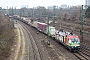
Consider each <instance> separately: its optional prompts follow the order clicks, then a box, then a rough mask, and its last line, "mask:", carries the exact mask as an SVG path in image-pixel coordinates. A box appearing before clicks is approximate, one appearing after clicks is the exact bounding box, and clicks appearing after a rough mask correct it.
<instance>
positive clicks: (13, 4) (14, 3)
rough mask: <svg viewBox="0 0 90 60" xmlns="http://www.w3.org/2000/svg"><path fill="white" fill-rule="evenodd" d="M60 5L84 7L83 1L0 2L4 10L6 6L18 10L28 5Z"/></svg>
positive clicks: (9, 0) (0, 0)
mask: <svg viewBox="0 0 90 60" xmlns="http://www.w3.org/2000/svg"><path fill="white" fill-rule="evenodd" d="M62 4H67V5H74V6H75V5H85V0H0V6H1V7H3V8H6V6H9V7H11V6H14V7H15V6H17V8H20V7H21V6H22V5H28V7H31V8H32V7H36V6H45V7H47V6H53V5H57V6H60V5H62Z"/></svg>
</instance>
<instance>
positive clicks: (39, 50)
mask: <svg viewBox="0 0 90 60" xmlns="http://www.w3.org/2000/svg"><path fill="white" fill-rule="evenodd" d="M24 29H25V30H27V32H28V35H29V37H30V39H32V40H33V41H31V43H30V42H29V43H28V42H27V43H28V44H29V50H31V48H33V50H36V51H37V52H36V51H33V50H32V52H29V53H32V54H33V55H34V56H31V55H30V54H28V55H29V59H30V60H38V59H39V60H46V59H48V60H50V59H51V60H55V59H57V60H60V59H61V58H60V56H62V54H61V52H60V50H59V49H57V48H55V49H53V50H52V51H50V57H48V58H47V57H45V56H46V55H44V54H43V53H45V52H43V49H42V48H43V47H45V45H43V43H44V44H46V43H45V42H43V40H44V38H45V37H40V36H42V34H36V32H37V31H36V32H35V29H34V28H29V27H27V26H26V25H24ZM33 30H34V31H33ZM31 35H32V36H31ZM34 36H35V37H34ZM38 39H40V41H39V40H38ZM42 42H43V43H42ZM30 44H31V45H34V44H35V46H36V47H35V46H32V47H31V45H30ZM40 45H41V46H40ZM35 48H36V49H35ZM46 49H47V47H46ZM53 52H55V53H56V54H53ZM34 53H35V54H34ZM74 55H75V56H76V57H78V59H80V60H81V59H85V60H88V58H87V57H86V56H85V55H83V53H82V52H78V53H74ZM30 56H31V57H33V58H32V59H31V58H30ZM51 57H54V58H51ZM58 57H59V58H58ZM29 59H28V60H29ZM62 60H65V59H62Z"/></svg>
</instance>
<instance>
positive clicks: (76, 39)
mask: <svg viewBox="0 0 90 60" xmlns="http://www.w3.org/2000/svg"><path fill="white" fill-rule="evenodd" d="M71 42H73V43H74V42H79V39H78V38H72V39H71Z"/></svg>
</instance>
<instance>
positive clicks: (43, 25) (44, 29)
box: [37, 22, 47, 33]
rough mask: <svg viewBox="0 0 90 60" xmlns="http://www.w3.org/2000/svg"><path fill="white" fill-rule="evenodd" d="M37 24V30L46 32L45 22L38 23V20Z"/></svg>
mask: <svg viewBox="0 0 90 60" xmlns="http://www.w3.org/2000/svg"><path fill="white" fill-rule="evenodd" d="M37 24H38V25H37V29H38V30H39V31H41V32H44V33H45V32H46V27H47V24H46V23H40V22H38V23H37Z"/></svg>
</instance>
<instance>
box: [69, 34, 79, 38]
mask: <svg viewBox="0 0 90 60" xmlns="http://www.w3.org/2000/svg"><path fill="white" fill-rule="evenodd" d="M67 38H69V39H72V38H78V39H79V37H78V36H77V35H68V36H67Z"/></svg>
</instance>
